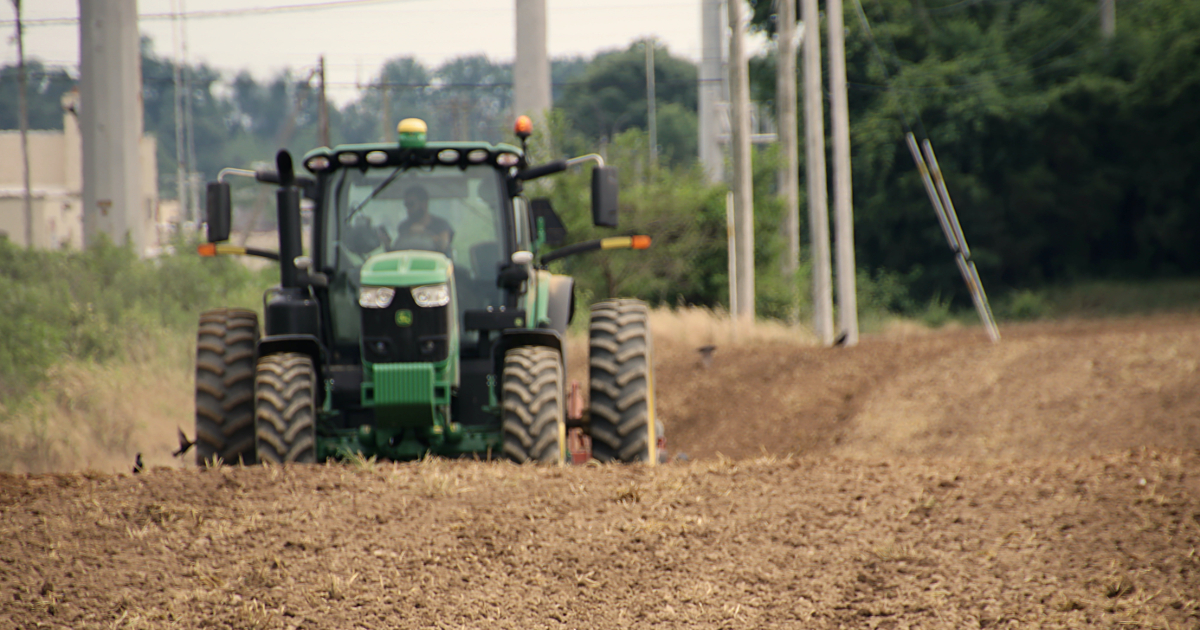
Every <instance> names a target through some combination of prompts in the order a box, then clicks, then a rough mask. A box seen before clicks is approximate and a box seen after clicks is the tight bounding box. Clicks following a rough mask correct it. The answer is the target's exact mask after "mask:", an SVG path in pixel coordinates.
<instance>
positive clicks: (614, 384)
mask: <svg viewBox="0 0 1200 630" xmlns="http://www.w3.org/2000/svg"><path fill="white" fill-rule="evenodd" d="M531 131H532V124H531V123H530V121H529V119H528V118H527V117H521V118H519V119H518V121H517V126H516V134H517V137H518V138H519V139H520V143H521V146H520V147H517V146H515V145H512V144H506V143H500V144H490V143H486V142H432V141H427V140H426V135H427V127H426V125H425V123H424V122H423V121H421V120H419V119H411V118H410V119H406V120H404V121H402V122H401V123H400V125H399V126H398V128H397V136H398V137H397V141H396V142H391V143H377V144H350V145H339V146H335V147H333V148H328V147H321V148H317V149H314V150H312V151H310V152H308V153H307V154H306V155H305V156H304V157H303V159H302V160H301V164H302V166H303V168H304V169H305V170H306V171H307V174H297V173H296V172H295V169H294V166H293V160H292V157H291V155H290V154H289V153H288V152H287V151H286V150H281V151H279V153H278V154H277V155H276V159H275V164H274V167H273V168H271V167H265V168H259V169H257V170H254V171H250V170H243V169H224V170H222V171H221V173H220V174H219V176H218V178H217V181H215V182H210V183H209V184H208V186H207V198H206V222H207V239H206V241H207V242H205V243H202V244H201V245H200V246H199V248H198V249H199V253H200V254H201V255H204V256H217V255H249V256H260V257H264V258H269V259H271V260H275V261H278V264H279V274H280V278H279V284H278V285H277V286H274V287H272V288H270V289H268V290H267V291H266V292H265V294H264V296H263V321H262V322H261V325H260V322H259V321H258V316H257V314H256V313H255V312H254V311H249V310H243V309H234V308H221V309H216V310H210V311H207V312H205V313H204V314H202V315H201V316H200V323H199V332H198V336H197V346H196V424H195V432H196V437H195V445H196V459H197V463H200V464H202V465H206V464H207V465H211V464H212V462H214V461H220V462H225V463H233V462H241V463H244V464H255V463H268V462H269V463H285V462H309V463H316V462H323V461H326V460H330V459H335V460H336V459H347V458H351V457H363V458H371V457H376V458H380V459H388V460H395V461H403V460H413V459H418V458H423V457H426V456H429V455H437V456H446V457H471V458H481V459H494V458H507V459H510V460H513V461H516V462H548V463H559V464H562V463H565V462H567V461H584V460H587V459H589V458H594V459H596V460H599V461H601V462H648V463H650V464H651V465H653V464H656V463H658V462H659V461H660V458H663V457H664V454H663V444H664V443H663V428H662V424H661V422H659V421H657V420H656V419H655V412H654V375H653V371H652V361H651V349H652V344H651V338H650V329H649V322H648V320H647V315H648V312H647V307H646V305H645V304H644V303H642V302H640V301H637V300H606V301H602V302H599V303H597V304H594V305H592V306H591V309H590V322H589V374H588V382H589V387H590V402H589V403H588V405H587V408H586V409H584V408H583V407H584V405H583V401H582V395H581V392H580V388H579V386H578V384H576V383H572V384H570V386H568V383H567V382H566V378H565V374H566V369H565V367H566V362H565V360H564V352H565V350H566V346H565V343H564V338H565V335H566V333H567V326H568V324H569V323H570V322H571V321H572V318H573V316H574V315H575V313H574V311H575V297H574V293H575V290H574V280H573V279H572V278H570V277H568V276H564V275H558V274H554V273H551V272H550V271H548V270H547V267H546V266H547V264H548V263H549V262H551V261H553V260H557V259H561V258H563V257H565V256H570V255H576V254H580V253H583V252H588V251H594V250H598V249H620V248H629V249H644V248H646V247H648V246H649V245H650V238H649V237H648V236H641V235H638V236H617V237H610V238H603V239H598V240H594V241H587V242H582V243H575V244H572V245H567V246H565V247H559V248H557V249H554V250H550V247H552V246H559V245H562V244H563V243H564V241H565V237H566V230H565V229H564V227H563V223H562V221H561V220H560V218H559V217H558V215H557V214H556V213H555V211H554V209H553V208H552V207H551V205H550V203H549V200H547V199H533V200H529V199H527V198H526V197H525V196H524V195H523V194H522V193H523V187H524V183H525V182H528V181H530V180H533V179H537V178H540V177H545V176H549V175H553V174H555V173H559V172H562V171H565V170H566V169H568V168H570V167H574V166H577V165H583V164H588V163H591V164H593V168H592V179H591V204H592V219H593V223H594V224H595V225H597V226H606V227H616V225H617V210H618V204H617V201H618V199H617V198H618V183H617V176H616V169H615V168H613V167H610V166H606V165H605V164H604V160H603V159H602V158H601V156H599V155H594V154H593V155H585V156H582V157H577V158H572V159H566V160H555V161H552V162H549V163H546V164H541V165H537V166H531V165H529V164H528V163H527V161H526V160H527V150H526V149H527V147H526V141H527V139H528V137H529V135H530V133H531ZM233 176H245V177H252V178H253V179H255V180H256V181H258V182H260V183H264V184H270V185H274V186H275V187H276V191H275V197H276V205H277V215H278V233H279V251H278V252H271V251H265V250H260V249H254V248H249V247H240V246H235V245H232V244H229V243H228V242H227V241H228V240H229V234H230V229H231V224H232V211H231V208H232V203H231V192H230V185H229V181H227V180H228V179H229V178H230V177H233ZM302 199H307V200H309V201H310V202H311V209H312V211H311V227H310V229H309V230H308V232H309V238H308V243H307V247H305V243H304V242H303V241H304V239H303V234H304V230H303V229H302V214H301V201H302ZM306 216H307V215H306ZM569 436H570V438H571V439H569ZM569 442H570V443H571V444H572V445H573V446H572V447H571V448H569V447H568V443H569ZM581 445H582V446H581ZM589 449H590V453H589V452H588V450H589ZM581 454H582V456H581Z"/></svg>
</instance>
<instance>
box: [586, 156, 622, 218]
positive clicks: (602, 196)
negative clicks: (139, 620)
mask: <svg viewBox="0 0 1200 630" xmlns="http://www.w3.org/2000/svg"><path fill="white" fill-rule="evenodd" d="M617 189H618V186H617V169H616V167H615V166H597V167H595V168H593V169H592V224H594V225H596V226H603V227H617Z"/></svg>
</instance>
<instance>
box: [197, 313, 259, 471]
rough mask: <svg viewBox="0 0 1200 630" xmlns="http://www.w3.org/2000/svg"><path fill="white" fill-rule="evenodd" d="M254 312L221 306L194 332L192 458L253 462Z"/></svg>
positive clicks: (206, 461)
mask: <svg viewBox="0 0 1200 630" xmlns="http://www.w3.org/2000/svg"><path fill="white" fill-rule="evenodd" d="M257 343H258V315H256V314H255V313H254V311H245V310H241V309H231V308H222V309H216V310H212V311H208V312H206V313H204V314H202V315H201V316H200V327H199V331H198V332H197V334H196V463H197V464H199V465H201V466H205V465H212V464H214V463H215V462H217V461H218V460H219V461H221V462H224V463H226V464H234V463H239V462H240V463H243V464H254V463H256V461H257V459H256V458H255V454H254V362H255V356H254V355H255V346H256V345H257Z"/></svg>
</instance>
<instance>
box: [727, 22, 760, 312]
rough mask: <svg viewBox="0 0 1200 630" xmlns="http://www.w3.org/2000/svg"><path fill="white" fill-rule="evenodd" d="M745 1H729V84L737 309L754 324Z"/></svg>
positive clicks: (752, 213)
mask: <svg viewBox="0 0 1200 630" xmlns="http://www.w3.org/2000/svg"><path fill="white" fill-rule="evenodd" d="M744 2H745V0H728V5H729V30H730V40H729V83H730V89H731V91H732V94H731V97H732V98H731V99H730V100H732V101H733V103H732V105H733V107H732V112H731V118H732V120H731V121H730V132H731V134H730V140H731V144H732V145H733V186H732V188H733V204H734V205H733V209H734V214H735V215H736V216H735V229H736V234H735V240H736V241H737V306H738V313H736V316H737V317H738V319H740V320H741V321H749V322H752V321H754V192H753V190H752V188H751V179H750V72H749V67H748V66H747V64H746V46H745V38H746V23H745V22H744V21H743V19H742V4H743V3H744Z"/></svg>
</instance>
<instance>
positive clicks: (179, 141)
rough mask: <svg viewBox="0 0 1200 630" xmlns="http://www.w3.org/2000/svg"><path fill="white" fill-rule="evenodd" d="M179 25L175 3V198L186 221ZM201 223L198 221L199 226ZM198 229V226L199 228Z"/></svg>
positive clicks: (173, 34)
mask: <svg viewBox="0 0 1200 630" xmlns="http://www.w3.org/2000/svg"><path fill="white" fill-rule="evenodd" d="M181 32H182V31H181V29H180V25H179V7H178V6H177V5H176V3H175V1H174V0H172V2H171V36H172V37H173V39H174V42H172V44H173V45H172V47H171V48H172V50H171V52H172V53H174V56H175V59H174V60H173V61H172V62H171V75H172V79H174V87H175V98H174V99H173V100H174V103H173V104H174V106H175V197H176V198H177V199H178V200H179V216H180V218H181V219H183V220H184V221H190V220H191V219H192V217H191V214H190V213H189V212H187V198H186V197H185V196H184V195H186V194H187V193H186V191H187V189H186V188H184V181H185V178H186V177H187V170H186V168H187V167H186V162H185V160H184V141H183V75H182V74H181V73H182V72H183V67H182V58H183V55H182V54H181V53H180V51H179V46H180V44H181V41H180V40H181V37H180V33H181ZM198 223H199V221H197V224H198ZM197 227H198V226H197Z"/></svg>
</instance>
